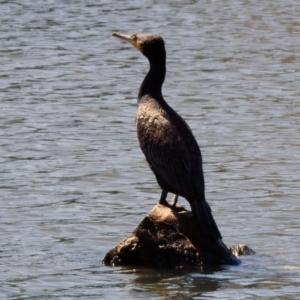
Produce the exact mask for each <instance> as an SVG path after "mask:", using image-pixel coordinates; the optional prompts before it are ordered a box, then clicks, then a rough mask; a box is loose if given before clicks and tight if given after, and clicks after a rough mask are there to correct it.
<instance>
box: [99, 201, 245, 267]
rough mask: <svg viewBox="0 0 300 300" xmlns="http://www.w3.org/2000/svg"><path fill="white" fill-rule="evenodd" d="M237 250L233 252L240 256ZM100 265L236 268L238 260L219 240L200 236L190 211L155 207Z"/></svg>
mask: <svg viewBox="0 0 300 300" xmlns="http://www.w3.org/2000/svg"><path fill="white" fill-rule="evenodd" d="M236 247H238V246H236ZM235 249H237V248H235ZM239 249H240V252H236V251H235V252H234V253H239V254H241V253H242V250H241V248H239ZM249 249H250V248H249ZM250 250H251V249H250ZM103 263H104V264H106V265H113V266H116V265H121V266H124V265H140V266H145V267H153V268H185V267H205V266H207V267H212V266H221V265H224V264H227V265H238V264H239V263H240V260H239V259H238V258H237V257H236V256H235V255H233V253H232V252H231V251H230V250H229V249H228V248H227V247H226V245H225V244H224V243H223V241H222V240H218V241H216V240H210V239H208V238H207V237H205V236H201V235H200V233H199V231H198V230H197V227H196V223H195V221H194V218H193V215H192V213H191V212H189V211H186V210H185V209H184V208H183V207H176V208H169V207H166V206H163V205H160V204H157V205H156V206H155V207H154V208H153V209H152V210H151V211H150V213H149V214H148V215H147V216H146V217H145V218H144V219H143V220H142V222H141V223H140V224H139V225H138V227H137V228H136V229H135V230H134V232H133V233H132V234H131V235H130V236H128V237H127V238H126V239H125V240H124V241H122V242H121V243H119V244H118V245H116V246H115V247H114V248H112V249H111V250H110V251H109V252H108V253H107V254H106V256H105V258H104V259H103Z"/></svg>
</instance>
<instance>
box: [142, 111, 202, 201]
mask: <svg viewBox="0 0 300 300" xmlns="http://www.w3.org/2000/svg"><path fill="white" fill-rule="evenodd" d="M177 116H178V115H177ZM178 117H179V116H178ZM178 120H179V121H178ZM178 122H179V124H178ZM137 131H138V138H139V141H140V146H141V149H142V151H143V152H144V154H145V156H146V159H147V161H148V163H149V164H150V166H151V168H152V169H153V171H154V172H155V173H156V174H158V175H159V176H160V177H161V178H162V179H163V180H164V181H165V182H166V183H167V184H168V185H169V186H170V187H172V189H173V190H172V191H173V192H177V193H178V194H180V195H183V196H189V197H192V196H194V195H195V196H196V194H199V192H201V189H202V188H203V189H204V182H203V184H202V183H201V181H203V173H202V160H201V154H200V150H199V147H198V145H197V142H196V141H195V138H194V136H193V134H192V132H191V130H190V129H189V127H188V126H187V124H186V123H185V122H184V121H183V120H182V119H181V118H180V119H178V118H177V117H176V121H175V122H174V120H172V119H171V118H170V117H168V116H163V115H162V114H160V113H156V114H155V113H153V112H152V113H151V114H147V113H140V114H139V115H138V116H137ZM200 173H201V174H200ZM199 174H200V178H199ZM199 185H200V186H199ZM202 186H203V187H202ZM203 193H204V191H203Z"/></svg>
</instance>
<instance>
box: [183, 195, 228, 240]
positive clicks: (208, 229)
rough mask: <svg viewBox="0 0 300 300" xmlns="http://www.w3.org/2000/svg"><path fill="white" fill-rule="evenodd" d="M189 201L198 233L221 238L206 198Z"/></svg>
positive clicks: (215, 238)
mask: <svg viewBox="0 0 300 300" xmlns="http://www.w3.org/2000/svg"><path fill="white" fill-rule="evenodd" d="M189 202H190V205H191V209H192V212H193V215H194V218H195V221H196V224H197V227H198V228H199V230H200V233H201V234H202V235H204V236H207V237H210V238H213V239H214V240H217V239H222V236H221V233H220V231H219V229H218V226H217V224H216V221H215V219H214V217H213V215H212V213H211V208H210V206H209V204H208V203H207V202H206V200H205V199H203V200H192V201H189Z"/></svg>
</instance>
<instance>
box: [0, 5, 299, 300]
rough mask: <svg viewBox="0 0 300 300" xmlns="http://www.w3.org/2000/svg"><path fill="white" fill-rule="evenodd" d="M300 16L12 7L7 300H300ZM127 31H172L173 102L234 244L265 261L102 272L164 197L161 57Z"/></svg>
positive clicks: (4, 245)
mask: <svg viewBox="0 0 300 300" xmlns="http://www.w3.org/2000/svg"><path fill="white" fill-rule="evenodd" d="M299 16H300V4H299V2H298V1H296V0H285V1H283V0H280V1H271V0H267V1H258V0H254V1H246V0H245V1H238V0H225V1H185V2H182V1H155V0H149V1H146V0H145V1H138V0H134V1H95V0H94V1H92V0H90V1H54V0H52V1H51V0H47V1H35V2H33V1H29V0H24V1H1V2H0V41H1V42H0V63H1V68H0V95H1V104H0V120H1V121H0V135H1V139H0V145H1V146H0V163H1V175H0V188H1V189H0V197H1V202H0V214H1V216H0V241H1V242H0V268H1V273H0V296H1V297H0V298H1V299H121V298H126V299H300V263H299V254H300V250H299V248H300V241H299V238H300V233H299V229H300V225H299V224H300V217H299V216H300V204H299V203H300V202H299V196H300V192H299V178H300V171H299V166H300V105H299V96H300V85H299V78H300V55H299V53H300V39H299V35H300V21H299ZM112 31H121V32H124V33H135V32H137V31H149V32H155V33H158V34H161V35H162V36H163V37H164V39H165V41H166V47H167V52H168V59H167V68H168V74H167V78H166V82H165V86H164V95H165V98H166V100H167V101H168V102H169V103H170V104H171V105H172V106H173V107H174V108H175V109H176V110H177V111H178V112H179V113H180V114H181V115H182V116H183V117H184V118H185V119H186V120H187V121H188V123H189V124H190V126H191V127H192V129H193V131H194V134H195V136H196V138H197V140H198V142H199V144H200V146H201V149H202V154H203V159H204V170H205V178H206V190H207V199H208V201H209V203H210V205H211V207H212V209H213V212H214V216H215V219H216V220H217V223H218V225H219V228H220V230H221V232H222V234H223V237H224V241H225V243H226V244H228V245H231V244H237V243H246V244H247V245H249V246H250V247H252V248H253V249H254V250H255V251H256V252H257V255H255V256H252V257H245V258H242V262H243V263H242V265H241V266H239V267H225V268H224V269H222V270H215V271H211V272H200V271H198V272H196V271H190V272H177V273H176V272H169V271H157V270H150V269H137V268H134V267H128V268H117V267H115V268H112V267H105V266H102V264H101V261H102V259H103V257H104V255H105V253H106V252H107V251H108V250H109V249H110V248H112V247H113V246H114V245H115V244H116V243H118V242H120V241H121V240H122V239H123V238H125V237H126V236H127V235H128V234H130V233H131V232H132V231H133V230H134V228H135V227H136V225H137V224H138V223H139V222H140V221H141V219H142V218H143V217H144V216H145V214H147V213H148V212H149V210H150V209H151V208H152V207H153V206H154V204H155V203H156V201H157V199H158V197H159V193H160V191H159V188H158V186H157V184H156V181H155V179H154V176H153V175H152V173H151V171H150V170H149V169H148V167H147V166H146V163H145V159H144V157H143V155H142V153H141V151H140V149H139V147H138V142H137V139H136V133H135V126H134V118H135V111H136V96H137V91H138V88H139V85H140V82H141V80H142V78H143V76H144V75H145V73H146V71H147V69H148V63H147V61H146V59H145V58H144V57H143V56H142V55H141V54H140V53H138V52H137V51H135V50H134V49H133V48H131V47H130V45H127V44H124V43H122V42H121V41H119V40H116V39H114V38H111V37H110V33H111V32H112ZM179 201H180V204H184V205H186V204H187V203H186V201H185V200H184V199H182V198H180V200H179ZM186 206H187V205H186Z"/></svg>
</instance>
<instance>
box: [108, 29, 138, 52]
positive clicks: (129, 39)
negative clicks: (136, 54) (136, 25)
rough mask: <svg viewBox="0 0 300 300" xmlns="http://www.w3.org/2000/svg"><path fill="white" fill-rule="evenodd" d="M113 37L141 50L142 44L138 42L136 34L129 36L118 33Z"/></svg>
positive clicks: (114, 33) (113, 34)
mask: <svg viewBox="0 0 300 300" xmlns="http://www.w3.org/2000/svg"><path fill="white" fill-rule="evenodd" d="M111 36H115V37H117V38H120V39H122V40H124V41H126V42H129V43H130V44H131V45H132V46H133V47H134V48H136V49H137V50H140V44H141V43H140V42H139V41H138V39H137V37H136V35H135V34H133V35H128V34H122V33H118V32H113V33H112V34H111Z"/></svg>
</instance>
